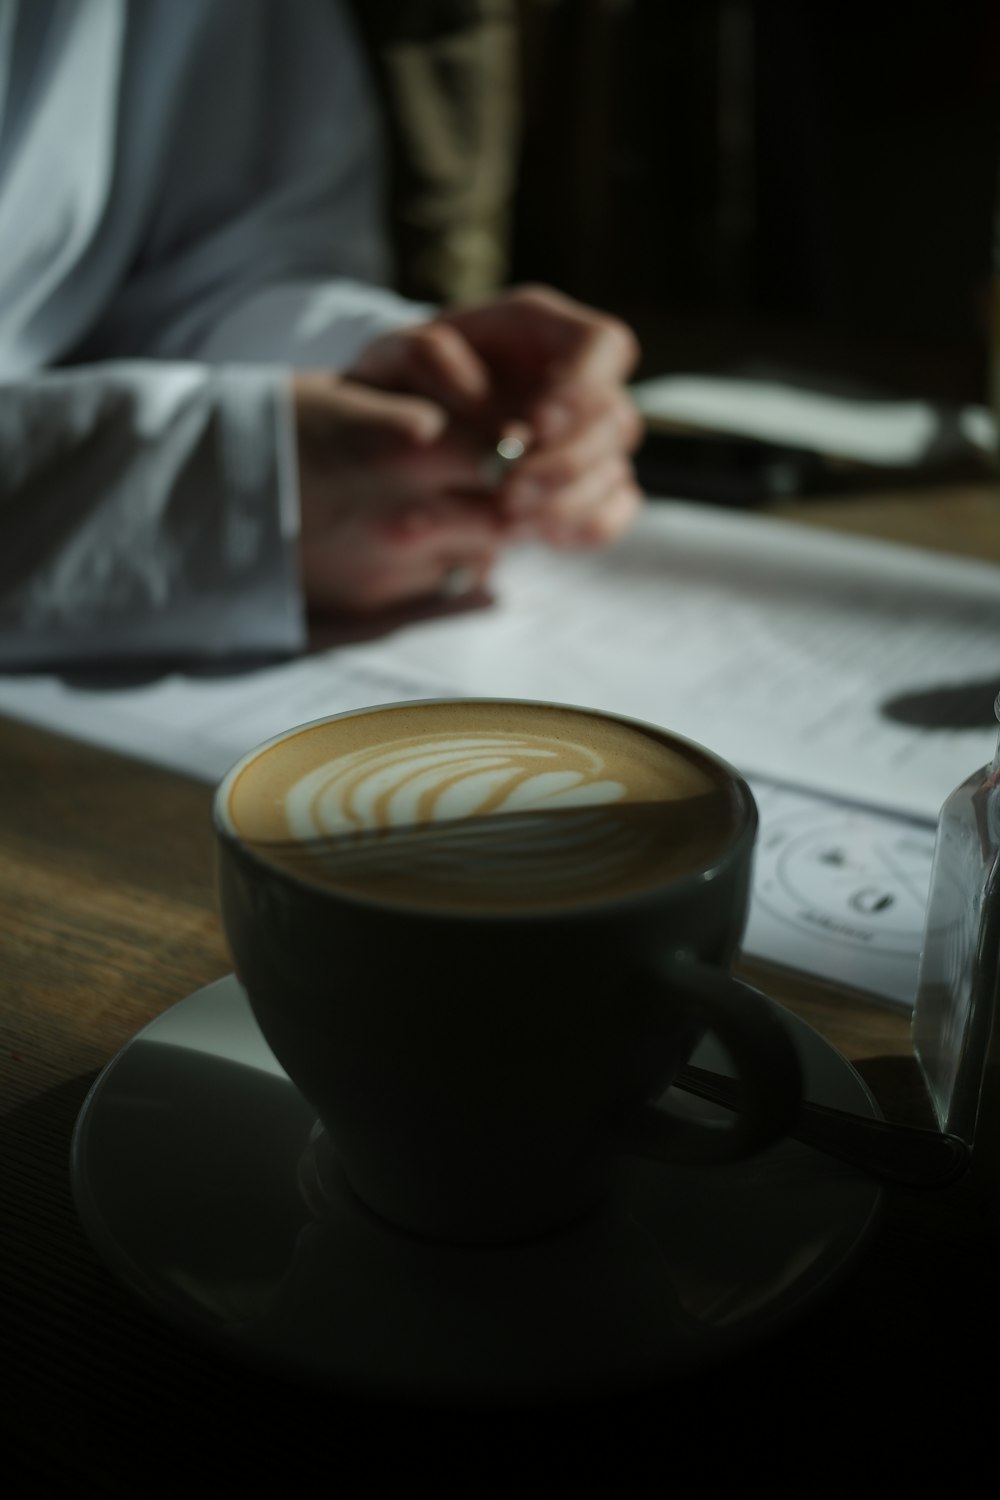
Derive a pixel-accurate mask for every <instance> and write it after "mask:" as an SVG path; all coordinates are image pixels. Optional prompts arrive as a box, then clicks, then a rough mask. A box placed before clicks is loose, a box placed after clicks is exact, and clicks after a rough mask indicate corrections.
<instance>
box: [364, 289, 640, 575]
mask: <svg viewBox="0 0 1000 1500" xmlns="http://www.w3.org/2000/svg"><path fill="white" fill-rule="evenodd" d="M638 353H639V350H638V344H637V342H636V339H635V337H634V335H633V334H632V332H631V330H630V329H629V328H628V327H627V326H626V325H625V324H624V323H622V322H621V321H620V320H619V319H617V318H614V317H611V316H609V315H608V314H606V313H602V312H598V311H596V310H594V309H592V308H589V307H585V306H584V305H582V304H581V303H579V302H575V301H573V300H572V299H571V298H569V297H565V296H563V295H562V294H561V293H559V292H556V291H553V290H552V289H550V288H548V287H521V288H517V289H515V290H513V291H510V292H506V293H504V294H502V295H500V296H498V297H495V298H493V299H491V300H490V301H488V302H485V303H482V304H480V305H478V306H475V307H466V308H458V309H454V310H449V311H446V312H443V313H441V314H439V315H438V316H437V317H435V318H432V319H430V320H428V321H426V322H423V323H418V324H416V325H412V326H410V327H408V328H403V329H400V330H398V331H396V332H394V333H391V334H387V335H384V336H383V337H382V338H380V339H377V340H375V341H374V342H373V343H372V344H370V345H369V346H368V348H367V349H365V350H364V351H363V352H362V354H361V356H360V358H359V359H358V360H357V361H356V362H355V364H354V365H353V366H352V368H351V370H350V372H349V373H350V375H351V376H352V377H353V378H355V379H357V380H360V381H362V382H364V383H366V384H368V385H372V386H376V387H379V388H381V389H383V390H386V391H395V392H409V393H411V394H413V395H420V396H424V397H426V398H428V399H429V400H431V401H434V402H436V403H438V404H439V405H440V406H443V407H444V408H445V409H446V410H447V411H448V412H449V413H450V414H451V416H452V417H453V419H454V420H455V422H456V423H459V424H463V425H464V426H465V428H466V430H467V431H468V432H469V433H470V440H471V441H473V442H478V443H479V444H480V446H481V450H482V452H483V454H484V457H487V456H488V455H489V453H490V452H491V450H493V449H495V445H496V442H497V439H498V438H499V437H500V436H501V435H503V434H507V433H511V434H513V435H514V436H517V437H519V438H520V439H522V441H523V442H524V444H525V450H526V451H525V454H524V457H523V458H521V459H519V460H518V462H517V464H516V465H514V466H512V467H511V469H510V472H509V473H508V474H507V476H506V477H505V478H504V480H503V482H502V485H501V488H500V490H499V493H498V502H499V507H500V514H501V515H502V517H503V518H504V521H505V534H506V535H510V534H514V535H535V536H539V537H541V538H543V539H544V540H546V541H548V542H550V543H552V544H553V545H556V546H588V545H589V546H596V545H602V544H604V543H607V542H610V541H613V540H614V538H615V537H617V536H618V535H619V534H620V533H621V532H622V531H623V530H624V529H625V527H627V526H628V524H629V523H630V522H631V521H632V519H633V517H634V516H635V514H636V512H637V511H638V509H639V506H640V504H641V500H642V497H641V494H640V492H639V489H638V487H637V485H636V482H635V475H634V472H633V469H632V463H631V454H632V453H633V451H634V450H635V447H636V446H637V444H638V441H639V438H640V435H641V423H640V420H639V416H638V413H637V412H636V410H635V407H634V405H633V403H632V401H631V400H630V398H629V396H628V394H627V391H626V389H625V381H626V380H627V378H628V376H629V375H630V373H631V372H632V370H633V369H634V368H635V364H636V361H637V359H638ZM486 472H488V470H486V469H484V473H486Z"/></svg>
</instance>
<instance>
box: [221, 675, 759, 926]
mask: <svg viewBox="0 0 1000 1500" xmlns="http://www.w3.org/2000/svg"><path fill="white" fill-rule="evenodd" d="M226 813H227V820H228V821H231V824H232V828H233V831H234V832H235V833H236V834H237V836H238V837H239V838H240V839H241V840H242V842H243V843H244V845H245V846H247V847H249V848H250V849H252V850H253V852H254V853H255V854H257V855H258V856H259V857H262V858H264V859H265V860H267V861H268V862H269V863H272V864H274V865H277V866H278V867H280V868H282V869H285V870H287V871H289V872H290V873H291V874H293V875H295V876H297V877H298V878H300V879H304V880H306V881H308V882H309V883H311V884H320V885H322V886H324V887H329V888H333V889H335V890H338V891H341V892H344V893H346V894H348V895H354V896H357V897H359V898H361V899H366V900H375V901H379V902H390V903H395V904H402V905H406V906H415V907H420V908H427V907H430V908H444V909H447V910H476V911H483V910H496V911H518V910H520V911H524V910H527V909H538V908H556V907H560V906H565V905H573V906H577V905H579V904H581V903H587V902H601V901H607V900H614V899H615V898H618V897H624V896H629V895H633V894H635V893H637V892H641V891H642V890H644V889H647V888H652V887H655V886H659V885H661V884H664V883H666V882H669V881H671V880H675V879H676V878H678V877H679V876H682V875H684V874H687V873H690V872H697V871H699V870H702V869H705V868H706V867H708V866H709V865H710V864H711V863H712V861H713V859H714V858H716V857H717V856H718V854H719V853H720V852H721V851H722V850H724V849H725V848H726V847H727V846H728V844H729V843H730V842H731V840H732V838H733V833H734V829H735V828H736V826H737V823H738V819H739V817H740V811H739V808H738V806H737V802H736V797H735V793H734V790H733V785H732V781H731V779H730V778H726V777H725V776H724V775H723V774H722V772H721V770H720V769H719V768H718V767H716V766H714V765H713V763H712V762H711V761H710V760H709V758H708V757H707V756H703V755H702V754H701V753H700V752H699V751H698V750H697V748H696V747H694V746H691V747H685V746H682V745H681V744H679V743H678V742H677V741H676V740H675V739H672V738H667V737H663V738H661V737H659V736H658V735H657V733H656V731H655V730H652V729H649V728H647V727H645V726H642V725H631V724H628V723H626V722H623V721H621V720H616V719H611V718H605V717H602V716H600V715H593V714H589V713H583V712H582V711H580V710H576V709H573V708H569V707H565V708H564V707H560V706H551V705H542V704H538V705H535V704H529V703H517V704H514V703H511V704H506V703H503V702H496V701H491V702H482V703H481V702H477V701H475V700H467V701H457V702H455V701H452V702H448V703H430V702H429V703H412V704H405V705H398V706H394V707H391V708H386V709H384V710H379V711H369V712H366V713H363V714H360V715H348V716H345V717H341V718H337V719H334V720H328V721H324V722H321V723H318V724H314V725H306V726H305V727H303V728H302V729H300V730H298V731H294V732H292V733H291V734H289V735H287V736H285V737H283V738H281V739H279V740H277V741H275V742H272V743H271V744H270V745H267V746H265V747H264V748H263V749H262V750H261V751H260V752H259V753H258V754H257V755H256V756H255V757H254V758H252V759H250V760H249V761H248V762H247V763H245V764H244V765H243V766H242V767H241V768H239V769H238V770H237V772H236V774H235V776H234V778H233V779H232V782H231V785H230V787H229V789H228V796H227V798H226Z"/></svg>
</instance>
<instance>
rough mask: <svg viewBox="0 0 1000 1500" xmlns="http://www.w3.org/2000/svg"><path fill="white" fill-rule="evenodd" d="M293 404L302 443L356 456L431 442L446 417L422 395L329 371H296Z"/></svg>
mask: <svg viewBox="0 0 1000 1500" xmlns="http://www.w3.org/2000/svg"><path fill="white" fill-rule="evenodd" d="M292 407H293V414H294V420H295V426H296V432H297V436H298V439H299V443H300V446H303V445H305V446H309V447H311V448H312V449H315V450H316V451H317V452H322V451H323V450H329V451H331V452H336V453H337V454H338V457H340V458H345V457H346V458H349V459H352V460H355V461H363V460H365V459H372V460H375V459H378V458H380V457H383V456H385V455H387V454H390V453H394V452H399V451H400V450H401V449H405V448H407V447H411V446H415V447H423V446H426V445H428V444H430V443H433V442H434V441H435V440H437V439H438V438H440V437H441V434H442V433H443V431H444V428H445V426H446V424H447V420H448V418H447V413H446V412H444V411H442V410H441V408H440V406H438V405H436V404H435V403H434V402H433V401H430V400H428V399H426V398H424V397H422V396H415V395H407V394H396V393H392V392H386V391H380V390H371V389H369V388H368V387H366V386H364V385H360V384H355V383H353V382H351V381H345V380H341V379H339V378H338V377H337V376H335V375H331V374H328V373H326V372H325V371H307V372H304V373H301V374H297V375H295V376H294V378H293V380H292Z"/></svg>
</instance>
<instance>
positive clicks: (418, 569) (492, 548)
mask: <svg viewBox="0 0 1000 1500" xmlns="http://www.w3.org/2000/svg"><path fill="white" fill-rule="evenodd" d="M499 545H500V530H499V526H498V524H497V521H496V518H495V516H494V515H493V514H492V512H490V511H488V510H484V508H483V507H482V506H480V505H477V504H475V503H472V502H462V501H459V500H438V501H436V502H434V503H433V504H427V505H423V506H416V505H415V506H409V507H406V506H404V507H401V508H399V509H392V510H387V511H384V512H373V513H370V514H362V515H353V516H352V517H350V518H349V519H348V520H347V521H346V522H344V523H342V524H340V525H338V526H337V527H335V528H333V529H332V530H331V531H330V532H329V533H328V534H327V535H326V536H325V537H322V538H318V539H315V540H314V541H313V542H312V544H311V545H308V546H306V547H305V548H304V549H303V551H302V572H303V582H304V585H305V589H306V595H307V598H308V599H309V602H310V604H311V605H312V606H313V607H314V608H319V609H334V610H336V611H337V612H338V613H343V614H349V615H368V614H372V613H376V612H378V611H380V610H385V609H389V608H392V607H394V606H398V605H401V604H405V603H408V602H411V601H413V600H417V599H421V598H425V597H427V596H428V595H435V594H439V593H441V594H444V593H446V592H448V591H449V585H450V584H451V582H452V581H453V580H454V578H455V577H456V576H457V575H460V577H461V582H462V586H463V588H464V589H465V590H475V589H476V588H477V587H479V586H481V585H482V584H483V583H484V582H485V581H486V579H487V577H488V576H489V573H490V571H491V570H492V567H493V565H494V562H495V560H496V555H497V551H498V549H499Z"/></svg>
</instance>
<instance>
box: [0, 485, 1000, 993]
mask: <svg viewBox="0 0 1000 1500" xmlns="http://www.w3.org/2000/svg"><path fill="white" fill-rule="evenodd" d="M495 595H496V598H495V603H494V604H493V605H492V606H491V607H489V608H486V609H479V610H470V611H468V612H464V613H460V614H457V615H456V614H452V615H449V616H447V617H445V618H440V619H436V620H435V619H432V620H424V621H422V622H417V623H411V624H409V625H407V626H405V627H404V628H401V629H399V630H397V631H395V632H394V633H392V634H390V635H387V636H385V637H383V638H382V639H378V640H372V641H369V642H366V643H363V644H354V645H340V646H335V647H332V648H330V649H327V650H324V651H321V652H317V653H315V654H313V655H307V656H303V657H301V658H298V659H296V660H294V661H290V662H288V663H284V664H281V665H277V666H269V667H265V668H261V669H259V670H241V671H234V672H233V673H231V674H227V673H226V672H225V670H224V669H223V668H204V669H202V670H200V671H198V672H195V673H181V672H167V673H165V674H163V675H156V674H152V675H150V676H149V677H147V678H146V679H145V680H136V676H135V674H134V672H133V671H131V670H130V671H128V672H123V673H122V675H121V676H120V677H118V678H107V677H105V678H96V677H88V676H87V675H86V674H81V673H77V674H67V675H66V676H64V677H57V676H41V675H40V676H30V675H29V676H13V675H10V676H6V677H0V711H2V712H7V713H10V714H13V715H16V716H20V717H23V718H25V719H28V720H31V721H34V722H36V723H39V724H42V725H45V726H47V727H49V728H52V729H55V730H57V731H59V732H62V733H66V734H71V735H77V736H80V737H82V738H85V739H88V740H91V741H93V742H96V743H99V744H103V745H106V746H108V747H110V748H112V749H117V750H120V751H123V752H125V753H128V754H132V755H136V756H140V757H142V758H145V759H149V760H152V761H156V762H158V763H161V764H164V765H167V766H170V767H172V768H174V769H177V770H181V771H186V772H188V773H190V774H192V775H195V776H198V777H202V778H204V779H206V780H216V779H218V778H220V777H221V776H222V774H223V773H224V771H225V770H226V769H227V767H228V766H229V765H230V764H231V763H232V761H234V760H235V759H236V758H237V757H238V756H240V755H241V754H242V753H243V752H244V751H245V750H247V749H248V748H250V747H251V746H252V745H254V744H257V743H259V742H260V741H261V740H263V739H266V738H268V737H269V736H271V735H273V734H277V733H279V732H280V731H281V730H283V729H285V728H287V727H288V726H290V725H292V724H295V723H302V722H304V721H306V720H309V719H312V718H318V717H321V716H322V715H325V714H331V713H337V712H340V711H341V710H344V709H349V708H357V707H361V706H364V705H367V704H372V703H380V702H393V701H398V700H401V699H407V698H417V697H435V696H450V695H473V696H475V695H483V696H507V697H523V698H541V699H550V700H555V701H559V702H564V703H577V704H582V705H587V706H591V707H596V708H603V709H609V710H613V711H616V712H619V713H624V714H627V715H631V716H633V717H636V718H639V719H643V720H647V721H650V722H653V723H657V724H662V725H665V726H668V727H669V728H671V729H674V730H676V731H678V732H679V733H681V734H683V735H686V736H688V737H689V738H691V739H694V740H696V741H699V742H700V743H702V744H704V745H706V746H707V747H708V748H710V749H712V750H714V751H715V752H716V753H718V754H720V755H722V756H723V757H724V758H725V759H727V760H729V761H730V762H731V763H732V764H734V765H736V766H737V767H738V768H739V769H740V770H742V771H743V772H744V773H745V774H747V775H748V777H749V778H750V780H751V784H752V785H753V786H754V789H755V791H756V792H757V794H758V801H759V803H760V805H761V813H762V836H761V842H760V848H759V855H758V874H757V883H756V886H755V892H754V905H753V910H752V913H751V922H750V928H749V931H748V935H747V950H748V952H752V953H755V954H757V955H758V956H760V957H762V958H767V959H769V960H772V961H774V962H778V963H786V964H788V965H789V966H790V967H794V968H801V969H804V970H806V971H807V972H810V973H814V974H819V975H823V976H826V977H828V978H830V979H833V980H835V981H837V982H842V983H849V984H853V985H855V986H856V987H857V988H859V989H861V990H867V991H869V992H871V993H873V994H875V995H878V996H881V997H882V998H885V999H890V1000H893V1001H895V1002H897V1003H904V1004H905V1003H908V1002H909V1001H910V1000H912V994H913V985H914V983H915V975H916V960H917V955H918V951H919V943H920V937H921V929H922V915H923V901H924V899H925V895H926V884H927V879H928V875H929V851H930V850H932V848H933V835H934V825H935V822H936V818H937V814H938V811H939V809H940V806H941V803H942V802H943V800H944V798H945V797H946V796H947V795H948V794H949V792H950V791H951V790H952V789H953V787H955V786H956V785H957V784H958V783H959V782H960V781H962V780H964V778H965V777H966V776H967V775H969V774H970V773H971V772H972V771H973V770H975V769H976V768H977V767H978V766H981V765H983V764H985V763H986V762H987V761H988V760H989V759H990V758H991V757H992V754H993V749H994V746H995V741H996V727H995V725H994V723H993V720H992V716H991V713H990V705H991V702H992V697H993V695H994V693H995V691H996V689H997V688H1000V568H996V567H992V566H989V565H987V564H979V563H975V562H968V561H963V560H960V559H950V558H941V557H938V556H936V555H933V554H930V553H926V552H922V551H919V550H917V549H912V548H902V547H893V546H890V545H887V544H882V543H876V542H870V541H865V540H860V539H855V538H847V537H842V536H838V535H835V534H833V533H828V532H820V531H818V530H815V529H813V528H808V527H798V526H795V525H794V524H792V523H790V522H779V521H772V520H770V519H766V518H763V517H760V516H756V515H743V514H740V515H734V514H733V513H731V512H724V511H718V510H713V509H711V508H708V507H702V506H696V505H689V504H682V503H680V502H672V501H655V502H651V503H650V505H649V506H648V507H647V509H646V511H645V513H644V515H643V516H642V517H641V519H640V521H639V522H638V523H637V525H636V526H635V528H634V529H633V531H632V532H631V533H630V534H629V536H628V537H627V538H625V539H624V540H623V541H622V542H621V543H620V544H619V545H618V547H616V548H615V549H614V550H612V551H611V552H596V553H587V554H575V555H559V554H555V553H552V552H550V551H548V550H542V549H534V548H526V549H524V550H523V551H517V552H513V553H511V554H510V555H508V556H507V557H506V558H505V559H504V560H503V562H502V564H501V566H500V568H499V570H498V573H497V576H496V582H495ZM956 705H958V709H959V710H960V712H958V714H957V720H956ZM942 720H946V721H947V723H948V726H950V727H941V725H942ZM957 721H960V722H961V723H963V724H965V725H966V727H956V722H957ZM932 726H936V727H932ZM887 815H893V816H887ZM838 830H839V833H838ZM772 833H774V834H775V835H776V836H777V835H780V836H781V842H783V845H784V847H783V849H782V848H779V844H777V843H774V842H770V841H769V840H770V838H771V834H772Z"/></svg>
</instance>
